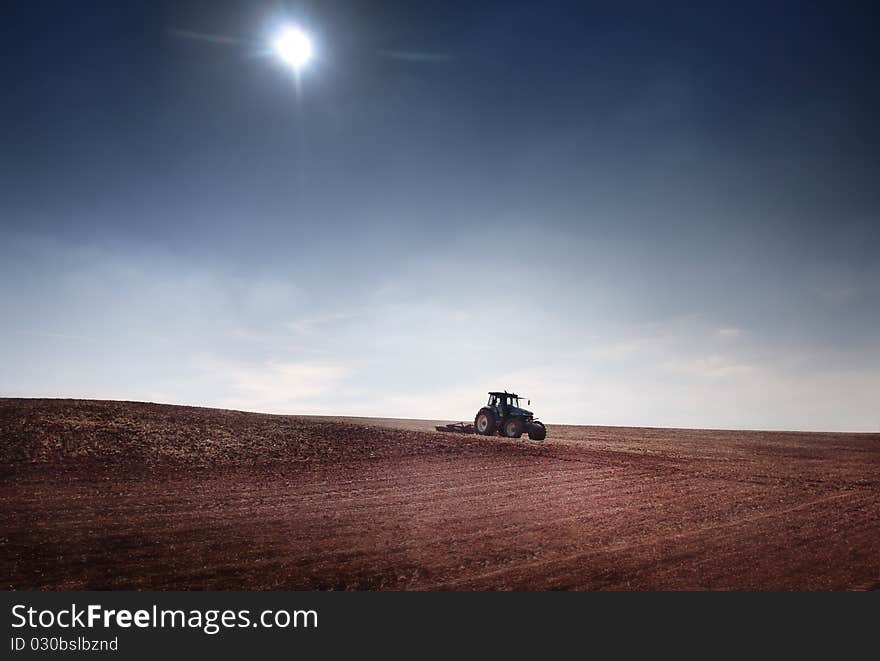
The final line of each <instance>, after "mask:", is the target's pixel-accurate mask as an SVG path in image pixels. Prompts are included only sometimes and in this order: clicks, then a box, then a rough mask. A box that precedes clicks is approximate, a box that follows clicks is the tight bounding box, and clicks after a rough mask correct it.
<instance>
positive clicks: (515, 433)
mask: <svg viewBox="0 0 880 661" xmlns="http://www.w3.org/2000/svg"><path fill="white" fill-rule="evenodd" d="M522 433H523V423H522V420H520V419H519V418H510V419H509V420H507V422H505V423H504V435H505V436H507V438H519V437H520V436H522Z"/></svg>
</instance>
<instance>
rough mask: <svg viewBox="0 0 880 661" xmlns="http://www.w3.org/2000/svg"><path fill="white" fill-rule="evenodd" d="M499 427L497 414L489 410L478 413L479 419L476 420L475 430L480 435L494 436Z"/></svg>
mask: <svg viewBox="0 0 880 661" xmlns="http://www.w3.org/2000/svg"><path fill="white" fill-rule="evenodd" d="M497 425H498V421H497V420H496V419H495V414H494V413H492V411H490V410H489V409H483V410H482V411H480V412H479V413H477V417H476V418H474V428H475V429H476V430H477V433H478V434H483V435H484V436H491V435H492V434H494V433H495V427H496V426H497Z"/></svg>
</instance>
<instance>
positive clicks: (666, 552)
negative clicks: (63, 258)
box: [0, 399, 880, 590]
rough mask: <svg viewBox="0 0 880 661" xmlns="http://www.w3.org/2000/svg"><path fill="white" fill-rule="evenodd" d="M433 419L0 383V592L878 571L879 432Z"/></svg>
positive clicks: (602, 585) (785, 578)
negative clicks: (88, 397)
mask: <svg viewBox="0 0 880 661" xmlns="http://www.w3.org/2000/svg"><path fill="white" fill-rule="evenodd" d="M434 424H436V423H434V422H432V421H400V420H379V419H366V418H360V419H355V418H348V419H346V418H317V417H290V416H270V415H260V414H253V413H241V412H235V411H222V410H214V409H199V408H190V407H178V406H163V405H153V404H142V403H133V402H96V401H77V400H23V399H0V475H2V483H0V522H2V526H0V577H2V579H0V580H2V585H0V587H2V588H3V589H44V590H45V589H153V590H170V589H184V590H185V589H220V590H253V589H257V590H259V589H295V590H299V589H320V590H325V589H361V590H380V589H381V590H423V589H456V590H486V589H515V590H538V589H639V590H641V589H675V590H677V589H752V590H779V589H802V590H803V589H823V590H824V589H876V588H878V587H880V434H831V433H828V434H806V433H780V432H756V431H708V430H682V429H647V428H623V427H561V426H556V425H550V437H549V438H548V440H547V441H545V442H544V443H535V442H531V441H527V440H525V441H512V440H507V439H502V438H483V437H478V436H463V435H454V434H442V433H439V432H434V431H432V430H431V429H432V427H433V425H434Z"/></svg>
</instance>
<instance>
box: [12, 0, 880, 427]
mask: <svg viewBox="0 0 880 661" xmlns="http://www.w3.org/2000/svg"><path fill="white" fill-rule="evenodd" d="M864 7H865V5H856V4H853V5H847V3H827V4H819V5H815V6H812V7H811V8H809V9H807V8H804V7H802V6H801V4H800V3H769V4H768V3H760V4H757V3H756V4H750V3H743V4H737V5H736V6H735V7H734V6H730V5H729V4H718V5H711V4H706V5H704V6H702V7H700V8H699V9H696V10H694V9H693V8H689V7H688V6H687V5H686V4H681V5H677V4H674V3H673V4H670V5H665V6H664V7H663V8H657V7H654V6H653V3H645V4H640V3H631V4H628V5H627V4H625V3H624V5H618V4H615V5H614V8H613V9H612V8H610V6H608V5H602V4H589V3H573V2H571V3H569V2H561V3H517V2H513V3H497V4H495V3H474V4H472V5H469V4H460V3H455V4H454V5H449V6H435V5H434V4H430V5H428V4H426V5H419V4H418V3H383V2H371V3H342V2H339V3H335V2H329V3H314V4H312V5H302V4H301V5H296V4H293V3H290V4H287V5H280V4H278V3H268V4H255V3H168V4H167V5H165V4H163V3H150V4H149V6H139V7H137V6H136V7H135V8H131V7H122V6H120V4H119V3H106V4H102V3H83V4H78V5H77V6H74V5H69V4H64V3H59V4H58V5H50V6H49V8H48V9H46V8H43V9H40V11H37V9H36V8H35V7H33V6H30V5H29V3H21V4H20V6H19V7H18V8H17V9H16V10H14V11H13V12H12V13H11V17H10V19H9V20H8V21H6V23H5V25H4V28H3V29H4V30H5V31H6V33H5V34H4V35H3V36H4V48H5V49H7V50H8V53H7V56H6V57H4V58H3V60H2V62H3V63H2V64H0V66H2V67H3V69H4V81H5V84H6V88H7V94H6V98H7V99H8V100H7V101H6V102H5V103H4V107H3V108H2V110H0V112H2V116H0V118H2V120H3V125H4V126H5V128H6V130H5V131H4V135H3V137H2V140H3V143H2V147H3V148H2V154H3V155H2V157H0V186H2V189H0V192H2V197H0V200H2V202H0V231H2V243H0V297H2V301H3V305H2V307H0V335H2V343H0V395H2V396H53V397H54V396H57V397H94V398H110V399H135V400H151V401H162V402H171V403H184V404H197V405H205V406H221V407H233V408H241V409H247V410H258V411H267V412H277V413H327V414H340V415H341V414H351V415H381V416H406V417H420V418H443V419H467V418H469V417H470V416H472V415H473V412H474V411H475V410H476V408H477V406H478V404H479V403H480V402H481V401H482V399H483V397H484V395H483V393H484V392H485V391H486V390H489V389H496V388H507V389H510V390H517V391H522V392H524V393H526V394H528V395H529V396H531V397H532V401H533V407H534V408H535V410H536V411H537V412H538V413H540V414H541V416H542V418H544V419H546V420H547V421H549V422H571V423H586V424H589V423H595V424H619V425H661V426H667V425H668V426H689V427H734V428H774V429H836V430H862V431H876V430H878V429H880V413H878V410H880V407H878V406H877V405H876V402H877V400H878V395H880V334H878V333H877V332H876V328H877V327H878V322H880V260H878V258H877V254H878V249H880V230H878V208H880V192H878V191H880V186H877V183H878V174H880V163H878V157H877V154H878V153H880V151H878V147H880V145H878V133H877V126H876V119H875V118H876V117H877V116H880V114H878V110H880V109H878V92H877V88H876V85H875V84H874V82H875V81H874V78H875V76H874V71H875V68H874V64H876V62H877V61H878V60H877V47H876V45H875V44H874V42H873V39H872V38H871V35H870V33H869V32H868V29H867V25H868V24H869V23H868V19H869V18H870V17H869V16H868V15H867V14H866V11H867V10H866V9H865V8H864ZM288 20H296V21H299V22H301V23H302V24H303V25H305V26H306V27H307V28H308V29H310V30H311V31H312V34H313V35H314V37H315V42H316V55H317V56H316V59H315V61H314V62H313V63H312V66H310V67H309V68H308V69H307V70H304V71H303V72H302V79H301V81H300V86H299V90H298V91H297V86H296V85H294V81H293V80H292V75H291V72H290V71H289V70H286V69H284V68H283V67H282V66H280V65H279V64H278V63H277V62H276V61H275V60H274V59H273V58H271V57H269V56H267V54H266V44H268V43H269V42H270V41H271V38H272V35H273V34H274V32H275V30H277V29H278V27H279V26H280V25H282V24H283V23H284V22H285V21H288ZM74 26H75V27H74ZM192 33H198V34H204V35H220V36H224V37H227V38H228V39H226V40H225V41H224V43H215V42H212V41H206V40H200V39H194V38H191V37H189V36H186V35H191V34H192Z"/></svg>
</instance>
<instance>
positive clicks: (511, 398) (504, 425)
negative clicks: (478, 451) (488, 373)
mask: <svg viewBox="0 0 880 661" xmlns="http://www.w3.org/2000/svg"><path fill="white" fill-rule="evenodd" d="M523 399H525V398H524V397H520V396H519V395H517V394H515V393H510V392H507V391H504V392H490V393H489V401H488V402H487V403H486V405H485V406H484V407H483V408H481V409H480V410H479V411H477V415H476V417H475V418H474V430H475V431H476V432H477V433H478V434H483V435H485V436H492V435H493V434H495V433H496V432H501V434H502V435H503V436H507V438H519V437H521V436H522V435H523V433H527V434H528V435H529V438H530V439H532V440H533V441H543V440H544V439H545V438H547V428H546V427H545V426H544V423H543V422H540V421H538V420H535V419H534V417H533V416H532V412H531V411H528V410H526V409H524V408H523V407H522V406H520V404H521V402H522V400H523ZM526 404H527V405H531V400H526Z"/></svg>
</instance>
